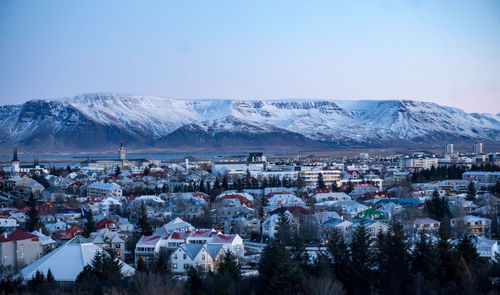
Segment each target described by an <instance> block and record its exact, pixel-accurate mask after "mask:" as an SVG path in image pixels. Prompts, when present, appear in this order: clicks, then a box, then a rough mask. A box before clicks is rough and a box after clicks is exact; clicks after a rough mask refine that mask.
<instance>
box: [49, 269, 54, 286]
mask: <svg viewBox="0 0 500 295" xmlns="http://www.w3.org/2000/svg"><path fill="white" fill-rule="evenodd" d="M54 281H55V278H54V275H53V274H52V271H51V270H50V268H49V270H48V271H47V282H49V283H51V282H54Z"/></svg>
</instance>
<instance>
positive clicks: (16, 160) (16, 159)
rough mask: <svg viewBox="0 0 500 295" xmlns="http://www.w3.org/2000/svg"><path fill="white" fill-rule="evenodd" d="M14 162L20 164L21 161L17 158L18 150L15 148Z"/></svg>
mask: <svg viewBox="0 0 500 295" xmlns="http://www.w3.org/2000/svg"><path fill="white" fill-rule="evenodd" d="M12 162H19V159H18V158H17V148H14V158H13V159H12Z"/></svg>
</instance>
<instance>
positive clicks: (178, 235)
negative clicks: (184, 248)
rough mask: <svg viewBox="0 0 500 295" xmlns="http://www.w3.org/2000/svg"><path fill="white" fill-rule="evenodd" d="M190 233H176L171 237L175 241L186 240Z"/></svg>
mask: <svg viewBox="0 0 500 295" xmlns="http://www.w3.org/2000/svg"><path fill="white" fill-rule="evenodd" d="M189 234H190V232H183V231H176V232H173V233H172V235H171V236H170V238H171V239H173V240H185V239H186V238H187V237H188V236H189Z"/></svg>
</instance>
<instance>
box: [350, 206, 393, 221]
mask: <svg viewBox="0 0 500 295" xmlns="http://www.w3.org/2000/svg"><path fill="white" fill-rule="evenodd" d="M352 219H353V220H360V219H371V220H382V221H387V217H385V215H384V213H382V212H380V211H378V210H375V209H373V208H369V209H366V210H365V211H362V212H359V213H358V215H356V216H354V217H353V218H352Z"/></svg>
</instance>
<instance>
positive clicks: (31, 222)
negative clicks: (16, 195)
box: [26, 193, 40, 232]
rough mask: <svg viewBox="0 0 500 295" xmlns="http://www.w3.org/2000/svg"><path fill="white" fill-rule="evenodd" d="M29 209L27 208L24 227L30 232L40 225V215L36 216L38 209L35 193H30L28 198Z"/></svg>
mask: <svg viewBox="0 0 500 295" xmlns="http://www.w3.org/2000/svg"><path fill="white" fill-rule="evenodd" d="M29 207H30V208H29V210H28V216H27V217H28V218H27V220H26V229H27V230H28V231H29V232H32V231H34V230H36V229H38V227H39V226H40V217H39V216H38V211H37V209H36V200H35V195H33V193H31V196H30V199H29Z"/></svg>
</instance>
